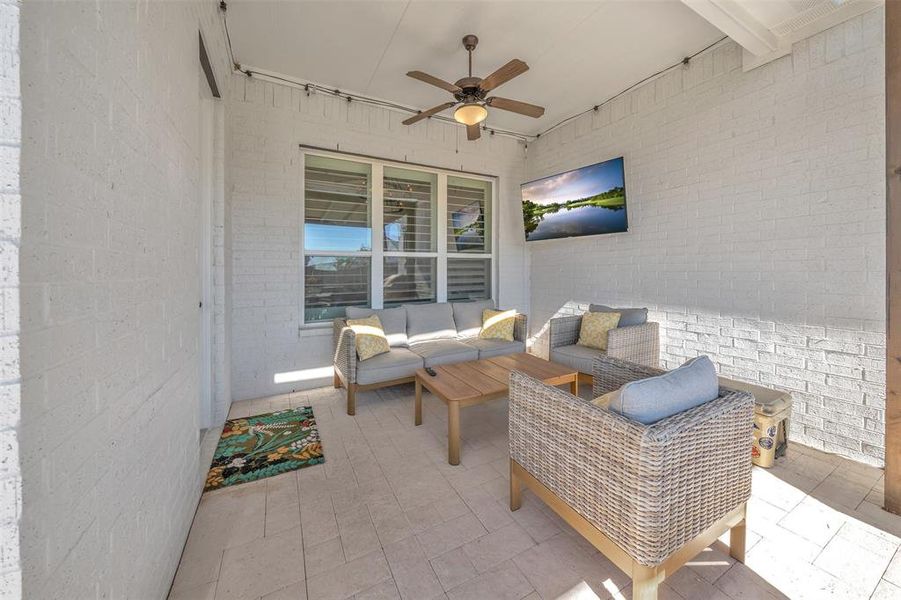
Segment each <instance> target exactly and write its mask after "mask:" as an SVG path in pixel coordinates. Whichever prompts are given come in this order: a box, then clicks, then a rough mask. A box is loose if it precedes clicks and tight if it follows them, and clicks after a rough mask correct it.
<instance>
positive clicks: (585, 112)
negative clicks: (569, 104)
mask: <svg viewBox="0 0 901 600" xmlns="http://www.w3.org/2000/svg"><path fill="white" fill-rule="evenodd" d="M728 37H729V36H727V35H724V36H723V37H721V38H720V39H718V40H717V41H715V42H713V43H712V44H710V45H709V46H705V47H704V48H701V49H700V50H698V51H697V52H695V53H694V54H692V55H691V56H686V57H685V58H683V59H682V60H680V61H679V62H677V63H675V64H672V65H670V66H668V67H665V68H663V69H660V70H659V71H657V72H656V73H654V74H653V75H648V76H647V77H645V78H644V79H642V80H641V81H639V82H638V83H633V84H632V85H630V86H629V87H627V88H626V89H624V90H623V91H621V92H619V93H618V94H616V95H614V96H611V97H610V98H607V99H606V100H604V101H603V102H601V103H599V104H595V105H594V106H592V107H591V108H589V109H587V110H583V111H582V112H580V113H576V114H574V115H572V116H569V117H566V118H565V119H563V120H562V121H560V122H558V123H555V124H554V125H551V126H550V127H548V128H547V129H545V130H544V131H542V132H541V133H538V134H536V135H535V136H534V137H536V138H539V137H541V136H543V135H545V134H546V133H549V132H551V131H553V130H554V129H557V128H558V127H560V126H561V125H564V124H566V123H569V122H570V121H572V120H573V119H577V118H579V117H581V116H582V115H587V114H588V113H590V112H593V111H596V110H598V109H599V108H601V107H602V106H604V105H606V104H609V103H610V102H613V101H614V100H616V99H617V98H619V97H620V96H622V95H623V94H626V93H628V92H631V91H632V90H634V89H635V88H637V87H638V86H640V85H642V84H643V83H646V82H647V81H649V80H651V79H654V78H655V77H659V76H660V75H663V74H664V73H666V72H667V71H671V70H673V69H675V68H676V67H681V66H685V65H687V64H689V62H690V61H691V60H692V59H693V58H695V57H696V56H698V55H699V54H702V53H704V52H707V51H708V50H710V49H711V48H713V47H714V46H716V45H717V44H719V43H720V42H722V41H723V40H725V39H726V38H728Z"/></svg>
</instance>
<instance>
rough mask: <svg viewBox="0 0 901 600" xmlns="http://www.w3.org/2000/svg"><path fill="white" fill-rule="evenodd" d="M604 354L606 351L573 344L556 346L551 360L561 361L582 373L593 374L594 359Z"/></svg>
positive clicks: (562, 363) (552, 351)
mask: <svg viewBox="0 0 901 600" xmlns="http://www.w3.org/2000/svg"><path fill="white" fill-rule="evenodd" d="M603 355H604V352H603V351H602V350H597V349H595V348H589V347H587V346H579V345H577V344H573V345H572V346H560V347H559V348H554V349H553V350H551V357H550V358H551V362H555V363H560V364H561V365H566V366H568V367H572V368H573V369H577V370H578V371H579V372H580V373H586V374H588V375H591V373H592V368H593V367H592V365H593V364H594V359H595V358H597V357H598V356H603Z"/></svg>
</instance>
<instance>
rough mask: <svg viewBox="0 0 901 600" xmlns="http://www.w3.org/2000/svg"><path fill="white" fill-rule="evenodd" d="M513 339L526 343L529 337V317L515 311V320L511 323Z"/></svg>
mask: <svg viewBox="0 0 901 600" xmlns="http://www.w3.org/2000/svg"><path fill="white" fill-rule="evenodd" d="M513 339H514V340H516V341H517V342H522V343H524V344H525V343H526V342H527V341H528V339H529V317H528V316H527V315H524V314H522V313H516V321H515V322H514V323H513Z"/></svg>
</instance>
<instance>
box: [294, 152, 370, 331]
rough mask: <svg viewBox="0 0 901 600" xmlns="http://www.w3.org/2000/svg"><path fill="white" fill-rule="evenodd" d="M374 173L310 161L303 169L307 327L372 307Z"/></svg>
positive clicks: (339, 162)
mask: <svg viewBox="0 0 901 600" xmlns="http://www.w3.org/2000/svg"><path fill="white" fill-rule="evenodd" d="M371 181H372V168H371V167H370V166H369V165H366V164H361V163H354V162H350V161H345V160H336V159H333V158H326V157H321V156H307V157H306V163H305V168H304V220H303V244H304V322H307V323H312V322H315V321H327V320H330V319H335V318H337V317H342V316H344V309H345V308H346V307H348V306H368V305H369V304H370V303H371V293H370V280H371V278H372V276H371V261H372V227H371V221H372V219H371V214H372V211H371V205H372V186H371Z"/></svg>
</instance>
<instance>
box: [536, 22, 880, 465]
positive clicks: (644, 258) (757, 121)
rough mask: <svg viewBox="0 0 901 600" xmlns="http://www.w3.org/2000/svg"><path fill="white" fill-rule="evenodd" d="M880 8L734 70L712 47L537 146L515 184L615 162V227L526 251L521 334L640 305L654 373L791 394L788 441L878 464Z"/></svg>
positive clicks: (732, 52) (735, 51) (730, 55)
mask: <svg viewBox="0 0 901 600" xmlns="http://www.w3.org/2000/svg"><path fill="white" fill-rule="evenodd" d="M883 61H884V45H883V12H882V9H877V10H874V11H872V12H869V13H867V14H865V15H863V16H861V17H858V18H856V19H853V20H851V21H848V22H846V23H844V24H842V25H840V26H838V27H836V28H834V29H832V30H829V31H826V32H824V33H822V34H819V35H817V36H815V37H813V38H810V39H808V40H805V41H803V42H801V43H798V44H796V45H795V47H794V49H793V52H792V54H791V56H787V57H784V58H782V59H779V60H777V61H775V62H773V63H770V64H768V65H766V66H764V67H761V68H758V69H755V70H753V71H750V72H748V73H743V72H742V70H741V56H740V49H739V48H738V47H737V46H736V45H735V44H732V43H727V44H725V45H723V46H721V47H718V48H717V49H715V50H714V51H711V52H709V53H707V54H705V55H703V56H700V57H698V58H697V59H695V60H694V61H692V63H691V65H690V66H689V67H688V68H687V69H678V70H675V71H673V72H671V73H669V74H667V75H666V76H664V77H662V78H660V79H658V80H656V81H652V82H649V83H648V84H646V85H644V86H642V87H641V88H638V89H636V90H634V91H632V92H630V93H628V94H625V95H623V96H621V97H620V98H618V99H616V100H615V101H613V102H612V103H610V104H608V105H606V106H604V107H603V108H601V109H600V110H599V111H598V112H596V113H591V114H588V115H586V116H584V117H581V118H579V119H577V120H575V121H573V122H571V123H569V124H567V125H566V126H564V127H561V128H560V129H558V130H556V131H554V132H552V133H550V134H548V135H546V136H542V137H541V139H540V140H539V141H538V142H537V143H534V144H531V145H530V147H529V150H528V159H527V165H528V167H527V174H528V178H529V179H534V178H538V177H542V176H546V175H551V174H553V173H557V172H560V171H564V170H567V169H571V168H574V167H579V166H582V165H587V164H591V163H594V162H598V161H600V160H605V159H608V158H613V157H616V156H621V155H622V156H625V165H626V192H627V195H628V209H629V225H630V232H629V233H626V234H617V235H609V236H601V237H593V238H585V239H579V240H569V241H547V242H535V243H531V244H529V259H530V263H531V270H530V271H531V295H532V301H531V308H532V317H533V320H532V323H533V326H532V332H533V334H537V335H538V338H539V344H541V343H542V341H541V340H543V338H544V330H543V326H544V325H545V324H546V322H547V320H548V319H549V318H550V317H551V316H553V315H555V314H558V313H567V312H574V311H581V310H583V309H584V308H585V307H586V306H585V305H586V304H587V303H589V302H601V303H605V304H612V305H631V306H634V305H640V306H649V307H650V308H651V317H652V319H653V320H656V321H659V322H660V324H661V337H662V339H661V348H662V359H663V363H664V366H666V367H668V368H670V367H674V366H677V365H678V364H680V363H682V362H683V361H685V360H686V359H688V358H689V357H692V356H696V355H698V354H709V355H710V356H711V357H712V358H713V359H714V360H715V361H716V363H717V364H718V366H719V369H720V371H721V372H722V373H723V374H724V375H727V376H731V377H735V378H738V379H743V380H747V381H752V382H759V383H762V384H765V385H772V386H774V387H778V388H783V389H788V390H791V391H792V393H793V397H794V422H793V427H792V434H791V435H792V438H793V439H795V440H797V441H800V442H803V443H805V444H808V445H811V446H814V447H816V448H820V449H825V450H827V451H829V452H835V453H838V454H843V455H845V456H848V457H850V458H853V459H857V460H861V461H864V462H869V463H873V464H881V463H882V460H883V453H884V439H883V423H884V403H885V386H884V376H885V362H884V357H885V306H884V301H885V249H884V244H885V174H884V167H885V156H884V153H885V122H884V119H885V116H884V103H885V90H884V73H883V68H884V67H883Z"/></svg>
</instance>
